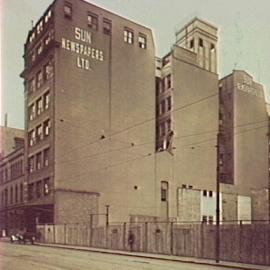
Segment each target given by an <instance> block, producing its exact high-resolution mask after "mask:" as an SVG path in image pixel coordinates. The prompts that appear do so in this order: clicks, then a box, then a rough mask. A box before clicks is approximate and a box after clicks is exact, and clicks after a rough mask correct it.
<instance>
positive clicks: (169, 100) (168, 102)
mask: <svg viewBox="0 0 270 270" xmlns="http://www.w3.org/2000/svg"><path fill="white" fill-rule="evenodd" d="M171 109H172V98H171V96H169V97H167V110H168V111H170V110H171Z"/></svg>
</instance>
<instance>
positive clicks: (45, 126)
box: [43, 119, 50, 137]
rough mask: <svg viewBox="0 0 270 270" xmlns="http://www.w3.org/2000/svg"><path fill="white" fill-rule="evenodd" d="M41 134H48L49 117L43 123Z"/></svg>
mask: <svg viewBox="0 0 270 270" xmlns="http://www.w3.org/2000/svg"><path fill="white" fill-rule="evenodd" d="M43 134H44V136H45V137H46V136H49V134H50V119H48V120H46V121H45V122H44V124H43Z"/></svg>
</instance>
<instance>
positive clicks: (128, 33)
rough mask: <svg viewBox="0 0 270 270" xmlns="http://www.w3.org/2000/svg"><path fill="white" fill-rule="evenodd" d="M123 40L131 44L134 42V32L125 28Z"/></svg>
mask: <svg viewBox="0 0 270 270" xmlns="http://www.w3.org/2000/svg"><path fill="white" fill-rule="evenodd" d="M124 41H125V42H126V43H129V44H133V42H134V33H133V32H132V30H129V29H125V30H124Z"/></svg>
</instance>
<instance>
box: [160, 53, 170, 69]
mask: <svg viewBox="0 0 270 270" xmlns="http://www.w3.org/2000/svg"><path fill="white" fill-rule="evenodd" d="M170 57H171V55H170V54H168V55H166V56H165V57H164V58H163V59H162V65H163V66H165V65H167V64H168V63H170Z"/></svg>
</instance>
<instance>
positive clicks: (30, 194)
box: [28, 184, 34, 201]
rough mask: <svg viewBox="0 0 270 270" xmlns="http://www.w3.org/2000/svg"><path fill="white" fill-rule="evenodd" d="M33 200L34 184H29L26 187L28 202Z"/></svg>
mask: <svg viewBox="0 0 270 270" xmlns="http://www.w3.org/2000/svg"><path fill="white" fill-rule="evenodd" d="M33 199H34V184H29V185H28V200H30V201H31V200H33Z"/></svg>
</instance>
